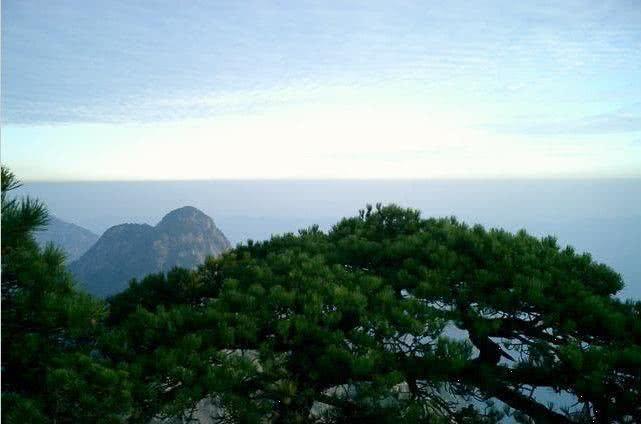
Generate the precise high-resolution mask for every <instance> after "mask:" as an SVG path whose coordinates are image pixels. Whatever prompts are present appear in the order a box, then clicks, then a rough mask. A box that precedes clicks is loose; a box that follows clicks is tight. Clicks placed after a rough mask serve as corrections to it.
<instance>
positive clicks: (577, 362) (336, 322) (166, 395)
mask: <svg viewBox="0 0 641 424" xmlns="http://www.w3.org/2000/svg"><path fill="white" fill-rule="evenodd" d="M622 285H623V282H622V280H621V277H620V276H619V275H618V274H617V273H615V272H614V271H612V270H611V269H610V268H608V267H607V266H605V265H602V264H598V263H596V262H594V261H593V260H592V258H591V257H590V256H589V255H587V254H577V253H576V252H575V251H574V250H573V249H571V248H561V247H560V246H558V244H557V243H556V241H555V240H554V239H553V238H549V237H546V238H542V239H538V238H535V237H532V236H529V235H528V234H526V233H525V232H524V231H521V232H518V233H517V234H511V233H508V232H506V231H503V230H496V229H493V230H486V229H484V228H482V227H481V226H473V227H470V226H467V225H465V224H463V223H460V222H458V221H457V220H456V219H453V218H445V219H433V218H432V219H422V218H421V217H420V214H419V213H418V212H417V211H414V210H408V209H402V208H399V207H396V206H388V207H381V206H380V205H379V206H378V207H376V208H371V207H368V208H367V209H366V210H363V211H361V213H360V214H359V216H357V217H354V218H349V219H344V220H342V221H341V222H339V223H338V224H337V225H336V226H334V228H333V229H332V230H331V231H330V232H328V233H324V232H322V231H320V230H319V229H318V228H317V227H312V228H310V229H308V230H304V231H301V232H299V234H296V235H294V234H286V235H283V236H276V237H273V238H272V239H271V240H269V241H265V242H261V243H252V242H250V243H248V244H246V245H244V246H239V247H238V248H236V249H234V250H233V251H231V252H229V253H227V254H225V255H223V256H222V257H221V258H218V259H210V260H209V261H207V262H206V263H205V264H204V265H203V266H202V267H201V268H200V269H199V270H198V271H197V272H195V273H191V274H190V273H188V272H184V271H183V272H177V271H174V272H173V273H172V274H171V275H170V276H169V277H164V276H152V277H149V278H147V279H144V280H143V281H142V282H140V283H137V282H134V283H133V284H132V287H131V288H130V289H129V290H128V291H126V292H125V293H123V294H121V295H118V296H115V297H114V298H113V299H111V308H112V313H113V315H112V317H111V320H112V325H113V329H114V331H113V332H112V333H111V334H110V338H109V340H108V342H109V343H107V344H105V347H104V350H105V352H106V354H107V355H108V356H109V357H111V358H112V359H113V360H115V361H120V362H123V363H127V364H129V366H130V369H132V370H135V372H136V373H137V374H136V376H135V377H133V379H134V380H135V381H136V382H137V383H136V384H137V388H136V390H135V392H136V396H135V397H136V400H135V402H136V404H138V405H143V408H144V413H142V414H141V415H140V421H141V422H144V421H145V420H146V419H148V418H150V417H152V416H154V415H158V414H159V415H165V416H175V415H177V414H181V413H183V412H184V413H188V412H189V411H190V410H191V408H192V407H193V406H194V405H195V404H196V403H197V402H199V401H200V400H201V399H205V398H209V399H213V400H212V402H214V403H216V404H217V405H220V406H221V407H222V411H223V412H224V415H225V417H224V418H226V419H228V420H229V422H256V421H258V420H259V419H266V420H268V421H270V422H284V423H294V422H309V421H312V420H318V421H322V422H430V423H431V422H487V423H489V422H496V421H497V420H498V419H499V418H500V417H501V416H502V414H504V413H509V414H512V415H514V417H515V418H516V419H518V420H521V421H523V420H525V422H527V421H528V420H534V421H535V422H537V423H538V422H542V423H545V422H561V423H563V422H566V423H569V422H583V421H592V420H597V421H599V422H603V423H606V422H627V421H640V420H641V409H640V408H641V394H640V388H641V347H640V346H641V326H640V324H639V323H640V322H641V321H640V320H639V318H640V312H641V305H640V304H639V303H633V302H628V303H625V302H621V301H619V300H617V299H616V298H615V297H614V294H616V293H617V292H618V291H619V290H620V289H621V288H622ZM169 293H171V295H168V294H169ZM454 330H456V331H454ZM454 334H458V336H457V337H455V336H454ZM123 346H126V348H123ZM536 388H547V389H549V390H552V391H553V392H556V393H559V395H565V396H566V397H569V396H571V397H574V398H575V400H576V402H577V403H578V405H577V406H576V407H575V408H573V409H572V410H569V411H564V410H562V409H561V408H559V407H558V406H557V407H550V406H549V405H547V404H546V403H543V402H542V401H540V400H538V399H537V397H536V396H531V393H533V392H534V390H535V389H536ZM143 408H140V409H139V410H142V409H143Z"/></svg>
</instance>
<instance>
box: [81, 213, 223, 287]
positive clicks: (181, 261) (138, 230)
mask: <svg viewBox="0 0 641 424" xmlns="http://www.w3.org/2000/svg"><path fill="white" fill-rule="evenodd" d="M229 248H231V245H230V243H229V241H228V240H227V238H226V237H225V235H224V234H223V233H222V232H221V231H220V230H219V229H218V228H217V227H216V225H215V224H214V221H213V220H212V219H211V218H210V217H209V216H207V215H205V214H204V213H203V212H202V211H200V210H198V209H196V208H194V207H191V206H185V207H183V208H180V209H176V210H173V211H171V212H169V213H168V214H167V215H165V217H164V218H163V219H162V220H161V221H160V222H159V223H158V224H157V225H156V226H155V227H152V226H151V225H148V224H120V225H116V226H114V227H111V228H109V229H108V230H107V231H105V233H104V234H103V235H102V237H100V239H99V240H98V241H97V242H96V243H95V244H94V245H93V246H92V247H91V248H90V249H89V250H88V251H87V252H86V253H85V254H84V255H82V257H80V258H79V259H78V260H77V261H75V262H73V263H71V264H70V266H69V268H70V270H71V272H72V273H73V274H74V276H75V277H76V279H77V280H78V281H80V282H81V283H82V284H84V285H85V287H86V288H87V290H88V291H89V292H90V293H92V294H94V295H97V296H102V297H105V296H110V295H113V294H116V293H118V292H120V291H122V290H124V289H125V288H126V287H127V284H128V282H129V280H131V279H132V278H141V277H143V276H145V275H147V274H151V273H154V272H161V271H169V270H170V269H171V268H173V267H175V266H179V267H183V268H195V267H196V266H198V265H199V264H201V263H203V261H204V260H205V258H206V257H208V256H216V255H220V254H221V253H222V252H224V251H225V250H227V249H229Z"/></svg>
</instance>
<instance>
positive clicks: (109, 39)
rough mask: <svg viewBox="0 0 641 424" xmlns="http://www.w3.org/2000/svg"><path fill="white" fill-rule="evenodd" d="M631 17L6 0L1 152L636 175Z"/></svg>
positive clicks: (10, 156)
mask: <svg viewBox="0 0 641 424" xmlns="http://www.w3.org/2000/svg"><path fill="white" fill-rule="evenodd" d="M521 3H523V4H521ZM525 3H528V4H527V5H526V4H525ZM640 23H641V2H639V1H638V0H629V1H625V0H616V1H607V0H606V1H572V0H564V1H562V2H559V1H553V2H547V1H545V2H544V1H533V2H515V1H513V0H509V1H491V0H479V1H475V2H469V1H448V2H443V1H438V2H437V1H434V2H428V1H416V2H414V1H389V0H385V1H380V2H379V1H375V0H368V1H354V2H351V1H350V2H346V1H336V2H332V1H318V2H306V1H292V2H283V1H277V2H263V1H249V2H239V1H230V2H223V1H195V0H191V1H169V0H165V1H157V2H156V1H135V2H132V1H119V0H118V1H116V0H109V1H106V0H105V1H101V0H100V1H99V0H94V1H84V0H74V1H50V0H49V1H44V0H43V1H18V0H3V1H2V162H3V163H5V164H7V165H9V166H11V167H12V168H13V170H14V171H15V172H16V173H17V174H18V175H20V176H21V177H22V178H23V179H26V180H95V179H125V180H127V179H207V178H486V177H489V178H495V177H499V178H501V177H504V178H513V177H528V178H529V177H535V178H546V177H550V178H557V177H572V178H574V177H588V178H595V177H626V176H637V177H638V176H641V25H640Z"/></svg>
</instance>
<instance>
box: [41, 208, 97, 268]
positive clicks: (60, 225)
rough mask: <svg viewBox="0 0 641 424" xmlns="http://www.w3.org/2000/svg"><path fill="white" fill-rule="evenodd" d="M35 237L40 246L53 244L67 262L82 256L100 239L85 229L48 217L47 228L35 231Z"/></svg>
mask: <svg viewBox="0 0 641 424" xmlns="http://www.w3.org/2000/svg"><path fill="white" fill-rule="evenodd" d="M35 236H36V241H37V242H38V244H39V245H40V246H45V245H46V244H48V243H53V244H54V245H56V246H58V247H60V248H61V249H62V250H64V251H65V253H66V254H67V262H72V261H75V260H76V259H78V258H79V257H80V256H82V255H83V254H84V253H85V252H86V251H87V250H89V248H90V247H91V246H93V244H94V243H95V242H96V241H98V238H99V237H100V236H98V235H97V234H94V233H93V232H91V231H89V230H87V229H86V228H83V227H81V226H79V225H75V224H71V223H69V222H65V221H63V220H61V219H58V218H56V217H50V219H49V223H48V224H47V226H46V227H45V228H44V229H43V230H41V231H36V233H35Z"/></svg>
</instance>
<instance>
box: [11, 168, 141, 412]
mask: <svg viewBox="0 0 641 424" xmlns="http://www.w3.org/2000/svg"><path fill="white" fill-rule="evenodd" d="M18 186H19V184H18V182H17V180H16V179H15V177H14V176H13V174H11V173H10V172H9V171H8V170H6V169H4V168H3V169H2V420H3V422H6V423H32V422H33V423H46V422H57V423H78V422H85V423H89V422H120V421H121V420H122V417H124V416H126V415H127V414H128V413H129V406H130V405H131V402H130V399H131V395H130V383H129V381H128V379H127V374H126V372H125V371H124V370H121V369H118V368H116V367H113V366H112V364H110V363H109V362H108V361H106V359H105V358H104V357H101V355H100V354H99V352H98V351H97V339H98V336H99V334H100V332H101V326H102V322H103V319H104V317H105V316H106V312H107V310H106V308H105V305H104V304H103V303H101V302H99V301H97V300H95V299H93V298H91V297H90V296H89V295H87V294H84V293H81V292H79V291H78V290H76V288H75V287H74V284H73V282H72V280H71V277H70V275H69V273H68V272H67V270H66V269H65V266H64V256H63V254H62V253H61V252H60V251H59V250H57V249H55V248H53V247H51V246H50V247H47V248H45V249H41V248H39V247H38V245H37V243H36V242H35V240H34V239H33V231H34V230H36V229H38V228H40V227H42V226H44V225H45V224H46V223H47V211H46V208H45V207H44V205H42V204H41V203H39V202H37V201H33V200H31V199H23V200H17V199H15V198H14V199H10V198H9V192H10V191H11V190H12V189H15V188H16V187H18Z"/></svg>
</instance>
